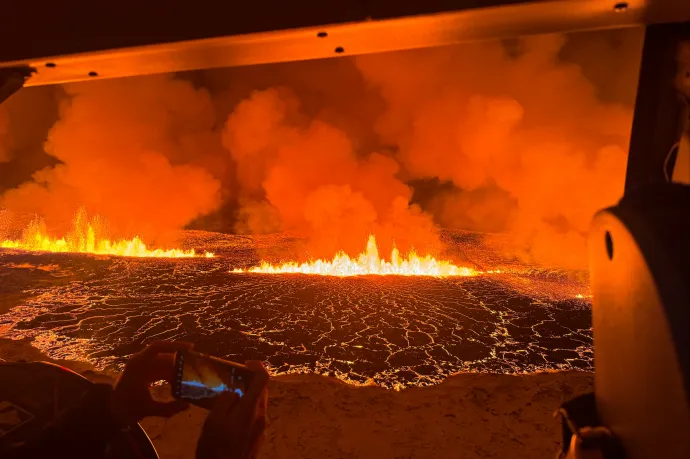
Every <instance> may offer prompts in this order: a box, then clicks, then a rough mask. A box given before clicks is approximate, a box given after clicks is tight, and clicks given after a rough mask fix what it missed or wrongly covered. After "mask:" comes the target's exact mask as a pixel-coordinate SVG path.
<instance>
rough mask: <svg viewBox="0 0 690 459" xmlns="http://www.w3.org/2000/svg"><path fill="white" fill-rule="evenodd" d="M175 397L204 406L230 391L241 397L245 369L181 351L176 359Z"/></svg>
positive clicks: (245, 374)
mask: <svg viewBox="0 0 690 459" xmlns="http://www.w3.org/2000/svg"><path fill="white" fill-rule="evenodd" d="M177 372H178V374H177V378H178V381H177V394H176V396H177V397H178V398H181V399H184V400H187V401H189V402H191V403H197V404H201V405H207V403H205V402H207V401H210V399H213V398H214V397H217V396H218V395H220V394H221V393H222V392H226V391H232V392H235V393H236V394H237V395H239V396H240V397H242V396H243V395H244V392H245V390H246V388H247V383H248V381H247V379H248V377H249V373H248V370H246V369H245V368H244V367H243V366H242V365H239V364H235V363H232V362H226V361H223V360H220V359H216V358H213V357H209V356H205V355H203V354H197V353H196V352H181V353H180V354H179V355H178V357H177Z"/></svg>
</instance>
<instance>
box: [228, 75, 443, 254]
mask: <svg viewBox="0 0 690 459" xmlns="http://www.w3.org/2000/svg"><path fill="white" fill-rule="evenodd" d="M223 144H224V145H225V147H226V148H227V149H228V150H229V151H230V153H231V155H232V158H233V159H234V161H235V162H236V163H237V171H238V181H239V182H240V183H241V184H242V193H243V194H244V195H245V201H244V202H243V207H242V217H243V219H242V220H241V222H240V224H241V225H242V226H243V227H245V228H247V229H249V231H250V232H261V231H264V230H266V222H273V226H271V227H269V229H270V230H274V229H276V227H275V226H276V225H278V224H279V225H280V228H281V229H283V230H290V231H294V232H296V233H297V234H299V235H301V236H303V237H306V238H307V239H308V241H309V252H310V255H312V256H319V257H328V256H332V255H333V254H334V253H335V252H337V251H338V250H344V251H345V252H347V253H350V254H355V253H357V252H359V251H361V250H362V248H363V245H364V242H365V241H366V238H367V236H368V235H369V234H371V233H375V234H376V235H377V238H378V239H379V243H380V246H381V248H382V249H383V250H386V251H387V250H389V249H390V248H392V245H393V244H394V243H395V244H396V246H397V247H398V248H400V249H401V250H403V251H407V250H409V249H410V248H411V247H413V246H414V247H417V248H419V249H425V250H431V251H435V250H437V249H438V239H437V234H436V230H435V227H434V225H433V223H432V219H431V216H430V215H426V214H423V213H422V212H421V210H420V209H418V208H417V207H416V206H410V205H409V200H410V198H411V196H412V189H411V188H410V187H409V186H408V185H406V184H405V183H404V182H403V181H401V180H400V179H399V178H398V177H397V173H398V170H399V165H398V162H397V161H396V160H395V159H394V158H392V157H389V156H386V155H384V154H381V153H378V152H362V151H359V152H358V151H357V150H356V148H355V145H354V144H353V141H352V140H351V138H350V137H349V136H348V135H347V134H346V133H345V132H344V131H342V130H340V129H338V128H336V127H334V126H333V125H331V124H329V123H328V122H326V121H323V120H321V119H319V118H318V117H316V118H310V117H306V116H305V115H304V114H303V113H301V112H300V104H299V100H298V98H297V97H296V96H295V94H294V93H292V92H291V91H290V90H287V89H282V88H281V89H274V88H272V89H267V90H264V91H256V92H253V93H252V94H251V96H250V97H249V98H248V99H246V100H244V101H242V102H241V103H240V104H238V105H237V107H236V108H235V110H234V111H233V112H232V114H231V115H230V116H229V118H228V120H227V122H226V124H225V129H224V131H223ZM276 217H278V221H277V222H276ZM401 228H408V229H412V228H414V229H413V230H412V231H407V232H406V231H400V229H401Z"/></svg>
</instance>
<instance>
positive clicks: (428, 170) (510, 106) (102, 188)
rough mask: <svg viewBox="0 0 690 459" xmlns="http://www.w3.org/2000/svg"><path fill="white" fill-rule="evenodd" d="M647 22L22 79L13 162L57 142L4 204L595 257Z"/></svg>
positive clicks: (127, 224)
mask: <svg viewBox="0 0 690 459" xmlns="http://www.w3.org/2000/svg"><path fill="white" fill-rule="evenodd" d="M641 37H642V33H641V32H639V31H636V30H629V31H614V32H598V33H590V34H581V35H573V36H569V37H568V39H567V40H566V38H565V37H563V36H540V37H528V38H524V39H520V40H513V41H511V42H503V43H500V42H487V43H473V44H467V45H458V46H451V47H444V48H437V49H424V50H413V51H402V52H396V53H388V54H383V55H376V56H360V57H356V58H342V59H328V60H322V61H312V62H297V63H287V64H277V65H267V66H255V67H249V68H234V69H224V70H213V71H211V70H209V71H202V72H194V73H190V74H184V75H177V76H175V77H172V76H155V77H144V78H132V79H122V80H114V81H97V82H89V83H82V84H74V85H68V86H65V87H64V88H62V89H59V90H54V89H50V90H47V89H46V90H44V92H43V93H41V92H40V91H39V92H36V93H35V94H33V95H27V96H25V95H22V93H21V92H20V94H18V95H16V96H13V99H14V102H13V99H10V101H9V102H13V105H11V106H8V105H7V104H5V105H3V106H0V107H1V108H0V172H2V171H7V170H15V169H16V167H18V166H17V165H18V164H19V162H20V159H21V158H24V157H32V156H31V155H29V156H25V155H20V154H18V152H20V151H23V150H26V149H27V148H33V149H35V150H41V151H42V150H45V153H47V156H46V155H45V154H44V155H43V156H44V157H45V158H48V160H46V159H45V158H44V159H42V160H38V159H36V161H33V160H32V161H30V162H27V163H25V164H29V163H31V164H32V165H33V166H34V167H33V169H31V170H32V172H33V175H32V176H31V177H30V178H29V177H24V178H22V179H21V180H19V179H14V178H13V179H8V177H9V176H10V174H4V173H3V177H2V183H0V186H2V187H4V188H0V192H2V190H3V189H5V190H7V191H5V192H4V193H3V194H2V195H0V208H6V209H9V210H10V211H14V212H22V213H36V214H38V215H40V216H42V217H44V218H45V219H46V221H47V225H48V228H60V227H62V228H65V227H66V225H67V223H68V221H69V220H70V218H71V217H72V216H73V215H74V213H75V211H76V210H77V209H78V208H80V207H81V206H85V207H86V209H87V211H88V212H89V213H90V214H93V213H98V214H101V215H103V216H104V217H106V218H107V220H108V222H109V223H110V226H111V230H112V231H113V232H114V233H116V235H117V236H125V237H128V236H132V235H134V234H138V235H141V236H143V237H145V238H146V239H147V242H148V241H149V240H150V239H151V238H153V239H157V240H161V239H162V238H164V237H165V235H166V234H167V233H168V232H170V231H171V230H175V229H179V228H183V227H185V226H186V225H189V224H190V223H192V222H196V225H197V226H195V227H199V225H201V227H203V222H207V221H208V219H209V218H213V215H220V214H223V215H226V216H228V215H229V216H231V218H229V219H218V220H216V221H223V222H227V223H224V224H225V226H224V227H223V228H221V229H222V230H224V231H236V232H242V233H270V232H277V231H290V232H293V233H295V234H296V235H298V236H301V237H303V238H304V239H305V240H306V241H307V246H306V251H305V254H304V255H305V256H317V257H331V256H332V255H334V253H335V252H336V251H338V250H345V251H346V252H348V253H350V254H354V253H356V252H359V251H360V250H362V248H363V245H364V242H365V241H366V238H367V236H368V234H370V233H375V234H376V236H377V240H378V241H379V243H380V244H381V246H382V247H381V249H382V250H383V251H388V250H390V248H391V247H392V245H393V244H395V245H397V247H398V248H399V249H401V250H402V251H407V250H409V249H410V248H412V247H414V248H416V249H417V250H418V251H420V252H430V253H432V254H436V253H437V252H438V251H439V250H441V246H440V243H439V236H438V228H439V227H440V226H442V227H449V228H459V229H466V230H472V231H480V232H491V233H506V234H508V235H510V236H511V237H512V240H513V242H514V244H513V246H512V248H511V251H510V255H514V256H517V257H520V258H523V259H526V260H529V261H530V262H536V263H542V264H548V265H553V264H555V265H560V266H565V267H571V268H579V267H584V266H586V250H585V247H584V244H585V234H586V232H587V228H588V225H589V221H590V219H591V217H592V215H593V213H594V212H595V211H596V210H597V209H600V208H602V207H606V206H608V205H611V204H614V203H615V202H616V200H617V199H618V198H619V197H620V196H621V194H622V190H623V180H624V175H625V174H624V170H625V164H626V151H627V144H628V139H629V134H630V127H631V119H632V102H633V100H634V90H635V84H636V78H637V67H638V66H639V54H640V48H639V45H640V43H641ZM56 94H58V95H59V96H60V97H59V100H60V103H59V112H56V110H55V107H56V106H57V105H56V100H57V99H56ZM48 96H49V97H48ZM29 97H33V98H34V100H33V101H32V100H29V99H26V98H29ZM22 98H25V99H24V101H22ZM48 99H49V103H44V101H45V100H48ZM43 106H45V107H50V106H52V107H53V108H52V111H51V109H45V110H44V109H40V110H36V107H43ZM53 122H54V124H53ZM17 126H35V129H36V131H35V132H32V131H33V129H34V128H26V129H27V130H26V131H23V132H19V131H18V130H17ZM49 126H52V127H50V129H49V130H48V127H49ZM38 131H42V133H41V132H38ZM46 132H47V135H46ZM41 145H42V147H41ZM6 166H7V167H9V168H10V169H7V168H5V169H3V167H6ZM27 167H28V166H27ZM12 168H15V169H12ZM25 169H26V167H25ZM11 175H12V177H15V176H16V177H20V176H22V174H11ZM24 175H26V174H24ZM27 178H29V179H28V180H26V179H27ZM12 180H14V182H13V181H12ZM420 184H427V185H424V186H422V185H420ZM428 184H437V185H434V186H436V188H434V186H428ZM8 188H9V189H8ZM413 197H414V199H413ZM200 217H205V218H204V219H200ZM3 218H4V217H3ZM199 222H201V223H199ZM214 229H217V228H216V227H214Z"/></svg>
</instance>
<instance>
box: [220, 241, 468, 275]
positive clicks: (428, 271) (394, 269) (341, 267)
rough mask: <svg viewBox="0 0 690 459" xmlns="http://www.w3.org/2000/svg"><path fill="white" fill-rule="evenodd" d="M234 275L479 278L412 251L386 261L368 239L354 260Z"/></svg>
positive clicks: (339, 256)
mask: <svg viewBox="0 0 690 459" xmlns="http://www.w3.org/2000/svg"><path fill="white" fill-rule="evenodd" d="M232 272H234V273H247V272H249V273H264V274H285V273H287V274H291V273H300V274H317V275H321V276H337V277H348V276H365V275H369V274H373V275H379V276H391V275H392V276H430V277H450V276H474V275H477V274H479V273H480V272H479V271H475V270H474V269H471V268H465V267H460V266H455V265H454V264H452V263H451V262H449V261H439V260H437V259H435V258H433V257H432V256H431V255H425V256H423V257H420V256H419V255H417V254H416V253H415V252H414V250H413V251H411V252H410V253H409V254H408V255H407V258H401V257H400V252H399V251H398V249H396V248H393V251H392V252H391V259H390V261H386V260H382V259H381V258H380V257H379V250H378V246H377V245H376V238H375V237H374V236H373V235H370V236H369V240H368V241H367V248H366V251H365V252H362V253H360V254H359V255H358V256H357V258H350V257H349V256H348V255H347V254H345V253H344V252H339V253H338V254H336V255H335V256H334V257H333V260H331V261H324V260H315V261H310V262H307V263H302V264H297V263H295V262H290V263H284V264H281V265H272V264H269V263H267V262H265V261H262V262H261V264H260V265H259V266H256V267H254V268H249V269H246V270H245V269H235V270H233V271H232Z"/></svg>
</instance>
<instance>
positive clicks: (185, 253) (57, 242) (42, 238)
mask: <svg viewBox="0 0 690 459" xmlns="http://www.w3.org/2000/svg"><path fill="white" fill-rule="evenodd" d="M103 228H104V224H103V223H102V221H101V220H100V219H99V217H94V218H92V219H91V220H89V219H88V218H87V216H86V213H85V212H84V211H83V210H82V211H79V212H78V213H77V215H76V217H75V219H74V221H73V224H72V230H71V231H70V232H69V233H68V234H67V235H66V236H65V237H63V238H60V239H56V238H54V237H51V236H50V235H48V233H47V230H46V228H45V225H44V224H43V222H42V221H40V220H35V221H33V222H32V223H30V224H29V226H28V227H27V228H26V229H25V230H24V232H23V234H22V238H21V239H18V240H11V239H6V240H3V241H0V248H5V249H17V250H26V251H32V252H64V253H91V254H96V255H116V256H121V257H140V258H192V257H207V258H211V257H213V253H210V252H205V253H204V254H198V253H196V252H195V251H194V249H191V250H182V249H150V248H148V247H147V246H146V244H144V242H143V241H142V240H141V239H140V238H139V237H134V238H132V239H118V240H111V239H109V238H107V237H103V236H102V233H103V232H104V231H103Z"/></svg>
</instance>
